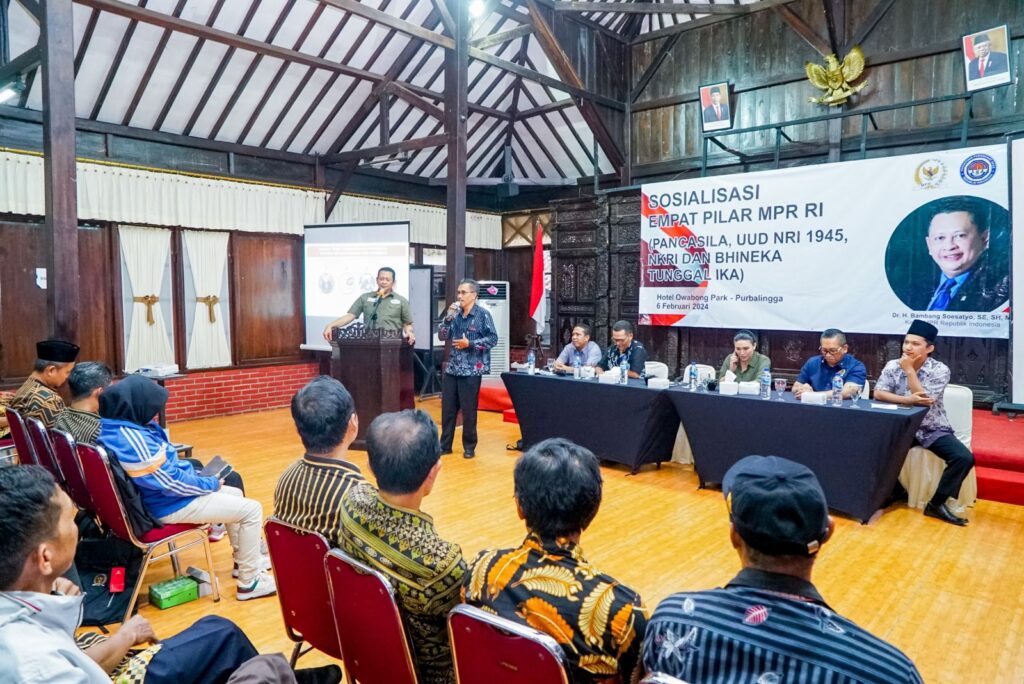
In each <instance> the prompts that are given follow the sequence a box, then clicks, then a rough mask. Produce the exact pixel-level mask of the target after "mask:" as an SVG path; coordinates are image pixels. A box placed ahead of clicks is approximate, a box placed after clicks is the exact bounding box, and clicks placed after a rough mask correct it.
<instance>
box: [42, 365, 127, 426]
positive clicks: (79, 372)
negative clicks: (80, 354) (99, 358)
mask: <svg viewBox="0 0 1024 684" xmlns="http://www.w3.org/2000/svg"><path fill="white" fill-rule="evenodd" d="M113 381H114V375H113V373H112V372H111V370H110V368H109V367H107V366H106V364H102V363H98V362H96V361H84V362H82V363H79V364H77V365H76V366H75V368H74V370H72V371H71V374H70V375H68V389H70V390H71V406H69V407H68V408H67V409H66V410H64V411H62V412H61V413H60V415H58V416H57V419H56V420H55V421H54V422H53V427H55V428H57V429H58V430H63V431H64V432H66V433H68V434H69V435H71V436H72V437H74V438H75V441H76V442H78V443H79V444H92V445H95V444H96V442H97V440H98V439H99V436H100V394H102V393H103V390H105V389H106V388H107V387H109V386H110V384H111V383H112V382H113Z"/></svg>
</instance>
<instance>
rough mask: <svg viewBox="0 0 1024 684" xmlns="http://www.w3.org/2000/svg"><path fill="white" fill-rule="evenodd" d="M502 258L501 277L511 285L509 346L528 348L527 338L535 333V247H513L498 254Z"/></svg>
mask: <svg viewBox="0 0 1024 684" xmlns="http://www.w3.org/2000/svg"><path fill="white" fill-rule="evenodd" d="M497 254H498V255H500V257H501V273H502V275H501V277H500V278H497V279H498V280H507V281H508V283H509V286H508V287H509V317H508V321H509V345H510V346H512V347H523V346H526V336H527V335H532V334H533V332H534V326H533V319H532V318H530V312H529V308H530V287H531V285H532V283H533V247H513V248H509V249H504V250H502V251H501V252H498V253H497Z"/></svg>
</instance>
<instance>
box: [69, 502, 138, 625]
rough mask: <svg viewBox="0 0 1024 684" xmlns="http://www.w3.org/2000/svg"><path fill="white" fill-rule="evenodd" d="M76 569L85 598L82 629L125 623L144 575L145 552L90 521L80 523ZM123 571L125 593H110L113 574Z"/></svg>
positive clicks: (84, 519)
mask: <svg viewBox="0 0 1024 684" xmlns="http://www.w3.org/2000/svg"><path fill="white" fill-rule="evenodd" d="M78 529H79V540H78V548H77V549H76V550H75V569H76V570H77V571H78V577H79V588H80V589H81V590H82V594H83V595H84V596H85V601H84V603H83V614H82V625H83V626H86V627H92V626H100V627H102V626H103V625H109V624H111V623H115V622H121V620H123V619H124V611H125V610H126V609H127V608H128V602H129V601H130V600H131V597H132V593H134V591H135V585H136V584H137V583H138V581H139V575H140V574H141V572H142V550H141V549H139V548H138V547H136V546H134V545H132V544H131V543H129V542H126V541H124V540H123V539H118V538H117V537H115V536H114V535H112V534H110V533H109V532H107V533H104V532H102V531H100V529H99V528H98V527H96V524H95V522H93V521H92V520H91V519H89V518H88V517H83V518H80V519H79V525H78ZM116 567H122V568H124V569H125V573H124V591H122V592H120V593H117V594H111V593H110V591H109V590H108V586H109V582H110V571H111V570H112V569H113V568H116Z"/></svg>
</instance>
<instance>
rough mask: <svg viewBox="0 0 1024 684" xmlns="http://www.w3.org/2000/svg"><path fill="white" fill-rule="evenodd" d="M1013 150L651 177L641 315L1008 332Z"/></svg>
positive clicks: (850, 328)
mask: <svg viewBox="0 0 1024 684" xmlns="http://www.w3.org/2000/svg"><path fill="white" fill-rule="evenodd" d="M1007 178H1008V173H1007V164H1006V147H1005V146H1002V145H993V146H988V147H979V148H971V149H961V150H954V151H948V152H929V153H925V154H918V155H907V156H901V157H889V158H885V159H869V160H862V161H851V162H843V163H838V164H823V165H816V166H802V167H798V168H792V169H780V170H776V171H764V172H758V173H748V174H736V175H729V176H717V177H714V178H698V179H689V180H679V181H669V182H665V183H653V184H647V185H644V186H643V187H642V189H641V192H642V218H641V228H640V237H641V245H640V258H641V268H640V272H641V276H640V323H641V324H645V325H665V326H694V327H706V328H754V329H765V330H823V329H825V328H831V327H836V328H840V329H842V330H844V331H846V332H863V333H892V334H901V333H904V332H906V329H907V325H908V323H909V322H910V321H911V320H912V319H914V318H921V319H924V320H927V321H930V322H932V323H934V324H935V325H936V326H937V327H938V328H939V334H940V335H946V336H958V337H1000V338H1005V337H1007V336H1008V335H1009V311H1010V308H1009V299H1010V280H1009V269H1010V263H1009V245H1010V225H1009V212H1008V211H1007V185H1008V184H1007Z"/></svg>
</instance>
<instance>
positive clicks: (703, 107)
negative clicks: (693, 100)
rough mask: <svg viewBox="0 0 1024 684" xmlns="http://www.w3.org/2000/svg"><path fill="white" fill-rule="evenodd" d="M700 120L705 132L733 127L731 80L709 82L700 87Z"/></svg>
mask: <svg viewBox="0 0 1024 684" xmlns="http://www.w3.org/2000/svg"><path fill="white" fill-rule="evenodd" d="M700 122H701V130H702V131H704V132H705V133H711V132H713V131H727V130H729V129H730V128H732V107H730V106H729V82H728V81H723V82H722V83H709V84H708V85H702V86H701V87H700Z"/></svg>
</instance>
